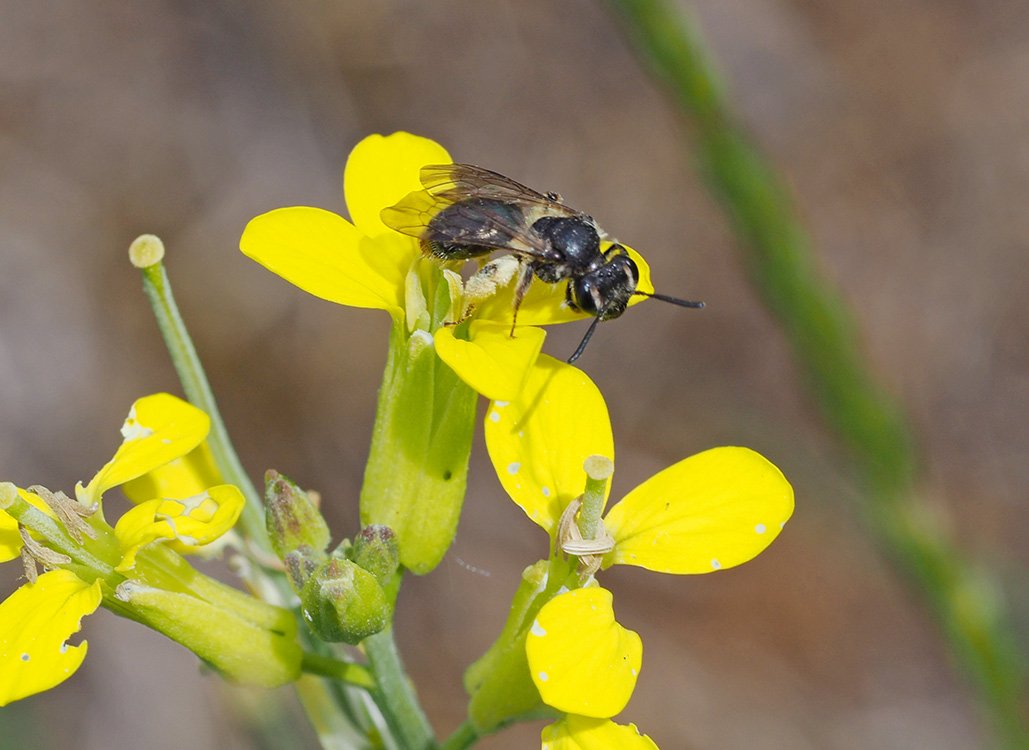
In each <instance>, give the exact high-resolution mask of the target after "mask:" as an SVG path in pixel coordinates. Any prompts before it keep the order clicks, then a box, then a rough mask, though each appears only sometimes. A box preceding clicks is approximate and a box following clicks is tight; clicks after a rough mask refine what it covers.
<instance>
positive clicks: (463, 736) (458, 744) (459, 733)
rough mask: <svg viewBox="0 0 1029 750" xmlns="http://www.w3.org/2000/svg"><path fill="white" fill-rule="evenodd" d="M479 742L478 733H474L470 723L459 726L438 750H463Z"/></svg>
mask: <svg viewBox="0 0 1029 750" xmlns="http://www.w3.org/2000/svg"><path fill="white" fill-rule="evenodd" d="M478 740H479V733H478V732H476V731H475V727H474V726H472V723H471V722H470V721H466V722H465V723H464V724H462V725H461V726H459V727H458V728H457V729H456V730H455V731H454V733H453V734H452V735H450V736H449V737H447V739H446V740H445V741H444V742H443V744H442V745H440V746H439V750H465V749H466V748H469V747H471V746H472V745H474V744H475V743H476V742H477V741H478Z"/></svg>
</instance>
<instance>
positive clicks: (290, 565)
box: [282, 544, 325, 594]
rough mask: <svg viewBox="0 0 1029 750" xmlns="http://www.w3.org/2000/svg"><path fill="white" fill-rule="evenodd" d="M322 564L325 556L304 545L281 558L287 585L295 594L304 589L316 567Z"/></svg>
mask: <svg viewBox="0 0 1029 750" xmlns="http://www.w3.org/2000/svg"><path fill="white" fill-rule="evenodd" d="M324 562H325V554H324V553H321V552H317V553H316V552H315V551H314V550H312V549H311V548H310V547H308V546H307V545H306V544H301V545H300V546H299V547H297V548H296V549H295V550H293V551H292V552H288V553H286V555H285V557H283V558H282V563H283V565H284V567H285V568H286V578H288V579H289V585H290V586H291V587H292V588H293V590H294V591H295V592H297V594H299V593H300V591H301V590H302V589H303V588H304V584H306V583H307V581H308V580H309V579H310V578H311V575H312V574H313V573H314V571H316V570H317V569H318V566H319V565H321V564H323V563H324Z"/></svg>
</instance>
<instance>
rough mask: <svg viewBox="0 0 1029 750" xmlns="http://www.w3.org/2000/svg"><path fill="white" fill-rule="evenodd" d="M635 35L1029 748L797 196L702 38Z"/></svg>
mask: <svg viewBox="0 0 1029 750" xmlns="http://www.w3.org/2000/svg"><path fill="white" fill-rule="evenodd" d="M611 4H612V5H613V7H614V8H615V9H616V10H618V11H619V12H620V13H621V15H622V18H623V20H624V22H625V26H626V29H627V31H628V33H629V35H630V36H631V37H632V38H633V40H634V42H635V43H636V45H637V46H638V48H639V51H640V53H641V54H642V55H643V56H644V57H645V58H646V59H647V61H648V62H649V63H650V65H651V67H652V68H653V70H654V72H655V73H656V75H657V76H658V77H659V78H661V79H662V80H663V81H664V82H665V84H666V85H667V87H668V90H669V93H670V94H671V95H672V97H673V98H674V99H675V101H676V103H677V104H678V105H679V107H680V109H681V110H682V112H683V114H684V115H686V116H687V118H688V120H689V122H690V123H691V125H693V126H694V128H695V131H696V138H697V144H696V145H697V151H698V155H699V160H700V168H701V170H702V172H703V173H704V176H705V177H706V179H707V181H708V183H709V185H710V187H711V188H712V190H713V191H714V193H715V194H716V195H717V196H718V198H719V199H720V200H721V201H722V203H723V205H724V206H725V208H726V209H727V211H728V212H729V213H730V215H731V217H732V220H733V222H734V224H735V226H736V230H737V231H738V233H739V234H740V236H741V237H742V239H743V240H744V243H743V245H742V250H743V251H744V257H745V259H746V261H747V263H748V265H749V268H750V272H751V275H752V279H753V281H754V283H755V285H756V286H757V288H758V289H759V291H760V292H761V294H762V295H763V296H764V299H765V302H766V304H767V305H768V306H769V307H770V308H771V310H772V311H773V312H774V313H775V314H776V315H777V316H778V318H779V320H780V323H781V324H782V325H783V327H784V329H785V331H786V333H787V335H788V337H789V339H790V342H791V344H792V345H793V347H794V350H795V352H796V356H797V358H798V360H799V361H800V363H801V364H802V366H803V367H804V368H805V370H806V372H807V375H808V378H809V381H810V383H811V386H812V388H813V390H814V392H815V394H816V396H817V398H818V401H819V402H820V405H821V408H822V411H823V414H824V416H825V418H826V420H827V421H828V422H829V423H830V424H831V425H832V427H833V428H834V429H835V430H836V432H837V434H838V436H839V437H840V439H841V440H842V442H843V443H844V444H845V445H846V446H847V447H848V448H849V450H850V452H851V454H852V456H853V459H854V463H855V465H856V467H857V468H858V470H859V471H860V472H861V475H862V477H863V480H864V483H865V485H866V487H867V495H866V497H865V503H864V505H865V507H864V509H863V510H864V511H865V513H866V515H867V517H868V519H869V521H870V526H871V528H872V530H873V531H874V532H875V533H876V534H877V535H878V537H879V540H880V542H881V543H882V544H883V546H884V547H885V548H886V549H887V550H888V551H889V553H890V554H891V556H892V557H893V559H894V561H895V562H896V563H897V564H898V566H899V568H900V569H901V570H902V572H903V573H905V574H906V575H907V576H909V577H910V578H911V579H912V580H913V581H914V582H915V583H916V584H917V585H916V589H917V590H918V591H919V592H920V593H921V595H922V596H923V597H924V598H925V600H926V603H927V604H928V606H929V607H930V609H931V610H932V611H933V612H934V613H935V614H936V616H937V618H938V620H939V622H940V625H941V627H942V630H943V633H944V635H945V637H946V640H947V643H948V644H949V647H950V649H951V651H952V652H954V653H955V654H956V655H957V656H958V657H959V659H960V660H961V661H962V662H963V664H964V667H965V669H966V671H967V673H968V675H969V676H970V678H971V681H972V683H973V685H974V686H975V688H976V689H977V691H978V694H979V697H980V701H981V703H982V705H983V706H984V708H985V710H986V711H987V713H988V714H989V715H990V717H991V719H992V720H993V723H994V726H995V728H996V730H997V733H998V736H999V737H1001V738H1002V740H1001V741H1002V742H1003V743H1005V746H1006V747H1009V748H1025V747H1027V746H1029V732H1027V729H1026V726H1025V723H1024V716H1023V714H1022V701H1023V700H1024V693H1023V689H1024V685H1025V676H1024V668H1025V664H1026V661H1025V659H1024V656H1023V654H1022V653H1020V648H1019V646H1018V643H1017V639H1016V638H1015V636H1014V631H1013V629H1012V627H1011V625H1010V622H1009V618H1008V615H1007V613H1006V612H1005V608H1004V605H1003V603H1002V602H1001V601H1000V600H999V598H995V597H994V596H992V593H993V592H994V591H996V590H997V587H996V584H994V583H993V582H992V580H991V579H990V577H989V576H988V575H987V574H986V573H985V572H982V571H979V570H978V569H977V568H976V567H975V566H973V565H971V564H970V563H969V562H968V561H967V560H965V559H964V556H963V555H961V554H960V553H959V551H958V550H957V548H956V547H955V545H954V543H953V541H952V540H950V539H949V538H948V536H947V535H946V534H944V533H943V532H942V531H941V530H940V529H939V528H937V527H936V526H935V525H934V524H932V523H931V522H929V515H930V514H929V513H928V512H927V511H926V509H925V507H924V506H923V504H922V503H921V501H920V499H919V498H918V497H917V496H916V494H915V491H914V486H915V479H916V468H915V463H916V462H915V457H914V449H913V441H912V439H911V435H910V433H909V430H908V427H907V425H906V421H905V418H904V416H903V414H902V412H901V410H900V409H899V408H898V407H897V405H896V404H895V403H894V402H893V400H892V399H891V398H890V397H889V396H888V395H887V393H886V392H885V390H884V389H883V388H882V386H881V385H880V384H879V383H878V382H877V381H876V379H875V378H874V376H873V375H872V373H871V372H870V371H869V369H868V367H867V366H866V364H865V360H864V357H863V353H862V351H861V347H860V344H859V337H858V334H857V326H856V325H855V323H854V321H853V319H852V318H851V315H850V314H849V312H848V310H847V308H846V307H845V305H844V304H843V302H842V299H841V297H840V295H839V293H838V292H837V291H836V290H835V289H833V288H832V286H831V285H830V284H829V283H828V282H827V281H826V280H825V279H824V278H822V277H821V275H820V274H819V272H818V270H817V267H816V265H817V264H816V262H815V259H814V256H813V254H812V252H811V249H810V242H809V240H808V236H807V233H806V231H805V230H804V228H803V227H802V225H801V223H800V221H799V220H798V218H797V216H796V213H795V211H794V209H793V207H792V205H791V201H790V198H789V191H788V190H787V189H786V188H785V187H784V186H783V184H782V183H781V181H780V180H779V179H778V178H777V176H776V175H775V173H774V171H773V170H772V169H771V167H770V166H769V165H768V164H767V163H766V161H765V159H764V158H763V157H762V156H761V154H760V153H759V152H758V150H757V149H756V148H755V147H754V146H753V145H751V143H750V142H749V140H748V138H747V137H746V136H745V135H744V133H743V131H742V130H741V129H740V128H739V126H738V125H736V123H735V121H734V118H733V116H732V113H731V112H730V109H729V107H728V105H727V103H726V100H725V96H724V94H723V91H722V86H721V84H720V82H719V80H718V79H717V76H716V75H715V73H714V71H713V68H712V65H711V63H710V61H709V59H708V56H707V53H706V51H705V50H704V48H703V45H702V43H701V40H700V37H699V35H698V33H697V31H696V30H695V28H694V27H693V25H692V23H691V21H690V19H689V18H687V17H685V16H683V15H682V14H681V13H679V12H678V11H677V10H676V8H675V6H674V5H673V4H672V3H671V2H669V0H611Z"/></svg>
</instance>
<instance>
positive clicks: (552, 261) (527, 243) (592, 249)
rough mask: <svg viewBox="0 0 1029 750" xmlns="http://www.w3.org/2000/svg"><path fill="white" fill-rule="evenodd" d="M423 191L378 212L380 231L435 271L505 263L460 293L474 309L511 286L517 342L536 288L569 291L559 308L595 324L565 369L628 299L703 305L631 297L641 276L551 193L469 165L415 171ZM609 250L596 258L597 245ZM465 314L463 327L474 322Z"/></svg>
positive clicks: (589, 221)
mask: <svg viewBox="0 0 1029 750" xmlns="http://www.w3.org/2000/svg"><path fill="white" fill-rule="evenodd" d="M421 183H422V187H423V189H422V190H416V191H414V192H412V193H408V194H407V195H406V196H405V197H404V198H403V199H402V200H401V201H400V202H399V203H397V204H396V205H395V206H390V207H389V208H385V209H383V210H382V213H381V217H382V221H383V223H384V224H386V226H388V227H390V228H392V229H394V230H396V231H398V232H401V233H402V234H406V235H409V236H411V237H415V238H417V239H418V240H419V242H420V243H421V248H422V252H423V253H424V254H425V255H427V256H429V257H432V258H435V259H436V260H439V261H441V262H450V261H465V260H471V259H484V258H486V257H487V256H490V255H492V254H493V253H496V252H498V251H506V252H507V253H508V255H504V256H502V257H499V258H495V259H493V260H491V261H489V262H487V263H485V264H484V265H483V266H482V267H481V268H480V270H479V271H478V273H476V274H475V275H474V276H473V277H472V278H471V279H469V280H468V283H467V284H466V291H468V292H470V293H471V299H472V301H471V306H474V304H475V300H476V299H477V298H478V299H481V298H483V297H484V296H486V295H488V293H490V292H492V291H495V290H496V288H497V287H499V286H503V285H504V284H506V283H509V282H510V281H511V280H512V279H516V280H515V282H514V309H513V311H512V321H511V335H512V336H513V335H514V327H515V322H516V321H517V318H518V308H519V306H520V305H521V303H522V299H523V298H524V297H525V294H526V292H527V291H528V290H529V285H530V284H531V283H532V280H533V278H534V277H535V278H537V279H539V280H540V281H543V282H545V283H548V284H557V283H560V282H564V281H567V282H568V286H567V287H566V292H565V299H566V300H567V303H568V306H569V307H570V308H572V309H573V310H576V311H578V312H582V313H585V314H587V315H592V316H593V322H592V323H591V324H590V327H589V329H588V330H587V331H586V334H585V336H583V339H582V342H581V343H580V344H579V346H578V347H577V348H576V350H575V352H574V353H573V354H572V356H571V357H570V358H569V359H568V361H569V362H574V361H575V360H577V359H578V358H579V356H580V355H581V354H582V353H583V351H584V350H585V349H586V344H587V343H589V340H590V338H591V337H592V336H593V332H594V330H595V329H596V326H597V324H598V323H599V322H600V321H602V320H611V319H613V318H617V317H619V316H620V315H621V314H622V313H623V312H625V308H626V307H627V306H628V304H629V299H630V298H631V297H633V296H634V295H643V296H647V297H653V298H655V299H659V300H662V301H665V302H670V303H672V304H675V305H679V306H680V307H692V308H700V307H703V306H704V303H703V302H691V301H689V300H682V299H677V298H675V297H668V296H666V295H663V294H656V293H649V292H643V291H640V290H638V289H637V288H636V287H637V284H638V283H639V269H638V267H637V266H636V263H635V261H633V259H632V258H631V257H630V256H629V252H628V250H626V249H625V247H624V246H623V245H620V244H619V243H618V242H617V241H615V240H613V239H611V238H610V237H609V236H608V235H607V233H605V232H604V231H603V230H602V229H601V228H600V227H599V226H598V225H597V223H596V222H595V221H594V220H593V217H592V216H589V215H588V214H585V213H582V212H581V211H577V210H575V209H574V208H571V207H569V206H566V205H565V204H564V203H563V202H562V200H561V196H559V195H558V194H557V193H539V192H536V191H535V190H533V189H531V188H528V187H526V186H525V185H522V184H519V183H517V182H515V181H514V180H512V179H510V178H508V177H504V176H503V175H501V174H498V173H496V172H492V171H490V170H488V169H483V168H482V167H476V166H473V165H471V164H439V165H431V166H427V167H423V168H422V170H421ZM602 240H605V241H609V242H610V243H611V244H610V246H609V247H608V248H607V249H606V250H603V251H602V250H601V241H602ZM471 306H470V307H467V308H466V310H465V317H467V316H468V315H469V314H470V312H471Z"/></svg>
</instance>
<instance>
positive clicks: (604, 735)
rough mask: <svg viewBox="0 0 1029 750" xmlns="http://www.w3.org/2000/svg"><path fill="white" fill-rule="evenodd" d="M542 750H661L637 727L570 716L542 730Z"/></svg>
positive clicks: (607, 720)
mask: <svg viewBox="0 0 1029 750" xmlns="http://www.w3.org/2000/svg"><path fill="white" fill-rule="evenodd" d="M542 739H543V750H658V748H657V744H656V743H655V742H654V740H652V739H650V737H648V736H647V735H645V734H644V735H641V734H640V733H639V730H638V729H636V725H635V724H629V725H628V726H625V725H622V724H615V723H614V722H613V721H610V720H609V719H591V718H589V717H588V716H575V715H574V714H569V715H568V716H565V717H564V718H563V719H561V721H559V722H557V723H556V724H551V725H550V726H548V727H544V728H543V735H542Z"/></svg>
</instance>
